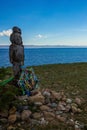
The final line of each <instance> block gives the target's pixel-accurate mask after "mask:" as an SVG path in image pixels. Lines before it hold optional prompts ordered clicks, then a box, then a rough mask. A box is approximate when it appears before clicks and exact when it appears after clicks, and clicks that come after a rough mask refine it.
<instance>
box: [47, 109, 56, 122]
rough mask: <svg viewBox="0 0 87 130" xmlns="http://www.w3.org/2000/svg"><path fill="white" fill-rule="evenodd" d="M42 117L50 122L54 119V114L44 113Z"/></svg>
mask: <svg viewBox="0 0 87 130" xmlns="http://www.w3.org/2000/svg"><path fill="white" fill-rule="evenodd" d="M44 117H45V119H46V120H47V121H51V120H54V119H55V114H54V113H52V112H46V111H44Z"/></svg>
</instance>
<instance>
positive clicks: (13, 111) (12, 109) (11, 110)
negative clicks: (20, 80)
mask: <svg viewBox="0 0 87 130" xmlns="http://www.w3.org/2000/svg"><path fill="white" fill-rule="evenodd" d="M15 112H16V107H15V106H13V107H12V108H11V109H10V110H9V114H10V115H11V114H14V113H15Z"/></svg>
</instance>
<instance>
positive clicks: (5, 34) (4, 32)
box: [0, 29, 12, 37]
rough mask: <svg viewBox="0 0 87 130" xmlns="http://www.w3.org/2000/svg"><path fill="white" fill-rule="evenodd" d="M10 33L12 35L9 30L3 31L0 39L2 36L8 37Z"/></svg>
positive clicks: (0, 33)
mask: <svg viewBox="0 0 87 130" xmlns="http://www.w3.org/2000/svg"><path fill="white" fill-rule="evenodd" d="M11 33H12V30H11V29H8V30H3V31H2V32H0V37H2V36H8V37H9V36H10V34H11Z"/></svg>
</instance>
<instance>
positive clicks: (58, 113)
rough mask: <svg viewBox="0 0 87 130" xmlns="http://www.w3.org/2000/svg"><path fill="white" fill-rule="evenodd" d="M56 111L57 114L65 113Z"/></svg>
mask: <svg viewBox="0 0 87 130" xmlns="http://www.w3.org/2000/svg"><path fill="white" fill-rule="evenodd" d="M55 113H56V115H60V114H62V113H63V111H56V112H55Z"/></svg>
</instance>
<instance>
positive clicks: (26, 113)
mask: <svg viewBox="0 0 87 130" xmlns="http://www.w3.org/2000/svg"><path fill="white" fill-rule="evenodd" d="M31 113H32V112H31V111H30V110H24V111H23V112H22V113H21V119H22V120H27V119H29V117H30V115H31Z"/></svg>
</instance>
